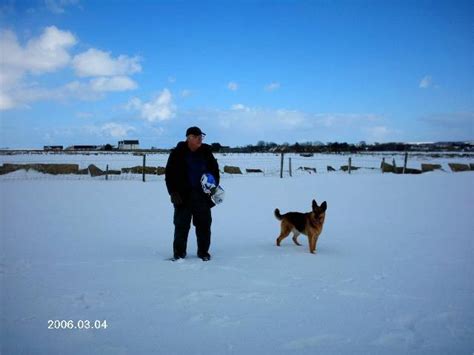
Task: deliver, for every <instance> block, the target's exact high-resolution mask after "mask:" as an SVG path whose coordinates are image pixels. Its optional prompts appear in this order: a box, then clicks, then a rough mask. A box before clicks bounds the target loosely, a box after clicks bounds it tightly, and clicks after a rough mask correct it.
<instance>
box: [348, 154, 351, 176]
mask: <svg viewBox="0 0 474 355" xmlns="http://www.w3.org/2000/svg"><path fill="white" fill-rule="evenodd" d="M351 167H352V158H351V157H349V168H348V169H347V170H348V171H349V174H350V173H351Z"/></svg>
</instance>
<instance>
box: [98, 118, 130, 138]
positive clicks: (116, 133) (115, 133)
mask: <svg viewBox="0 0 474 355" xmlns="http://www.w3.org/2000/svg"><path fill="white" fill-rule="evenodd" d="M100 131H101V132H102V133H103V134H104V135H107V136H110V137H113V138H123V137H127V136H128V134H129V133H130V132H134V131H136V129H135V128H134V127H132V126H128V125H124V124H119V123H114V122H110V123H106V124H104V125H103V126H102V127H100Z"/></svg>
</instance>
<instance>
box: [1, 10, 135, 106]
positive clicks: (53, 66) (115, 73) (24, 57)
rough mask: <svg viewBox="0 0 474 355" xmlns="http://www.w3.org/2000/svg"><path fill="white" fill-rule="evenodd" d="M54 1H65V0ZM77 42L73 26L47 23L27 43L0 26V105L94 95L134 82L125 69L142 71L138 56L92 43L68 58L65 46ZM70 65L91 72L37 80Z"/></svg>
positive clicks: (122, 88)
mask: <svg viewBox="0 0 474 355" xmlns="http://www.w3.org/2000/svg"><path fill="white" fill-rule="evenodd" d="M56 3H58V4H63V5H67V3H68V1H59V2H56ZM76 43H77V39H76V37H75V36H74V35H73V34H72V33H71V32H69V31H63V30H60V29H58V28H57V27H55V26H50V27H46V28H45V29H44V30H43V31H42V32H41V33H40V34H39V35H38V36H36V37H32V38H30V39H29V40H28V41H27V42H26V43H25V44H21V43H20V42H19V40H18V38H17V36H16V34H15V33H14V32H12V31H9V30H1V31H0V52H1V55H0V110H9V109H14V108H18V107H28V104H29V103H31V102H35V101H40V100H65V99H80V100H97V99H102V98H103V97H104V96H105V95H104V94H105V93H106V92H116V91H126V90H133V89H135V88H137V83H136V82H135V81H133V80H132V79H131V78H130V77H129V75H131V74H133V73H136V72H140V71H141V66H140V64H139V61H140V59H139V58H138V57H132V58H131V57H128V56H126V55H120V56H118V57H117V58H112V57H111V55H110V53H107V52H103V51H100V50H97V49H93V48H92V49H89V50H88V51H86V52H84V53H81V54H79V55H77V56H75V57H74V58H72V56H71V54H70V52H69V51H70V50H71V48H72V47H73V46H74V45H75V44H76ZM71 66H72V68H73V69H74V70H75V72H76V73H77V75H79V76H80V77H90V79H89V81H86V82H84V81H77V80H76V81H72V82H69V83H67V84H64V85H62V86H59V87H56V88H45V87H41V85H40V84H38V83H37V82H38V81H39V77H40V76H42V75H45V74H48V73H54V72H58V71H59V70H61V69H63V68H67V67H71ZM33 77H34V78H33ZM33 80H34V81H33Z"/></svg>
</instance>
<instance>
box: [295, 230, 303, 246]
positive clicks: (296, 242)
mask: <svg viewBox="0 0 474 355" xmlns="http://www.w3.org/2000/svg"><path fill="white" fill-rule="evenodd" d="M299 235H300V233H299V232H298V231H296V230H293V242H295V244H296V245H301V244H300V243H298V236H299Z"/></svg>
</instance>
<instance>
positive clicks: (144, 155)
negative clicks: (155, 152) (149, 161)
mask: <svg viewBox="0 0 474 355" xmlns="http://www.w3.org/2000/svg"><path fill="white" fill-rule="evenodd" d="M145 166H146V154H143V171H142V173H143V182H145Z"/></svg>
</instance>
